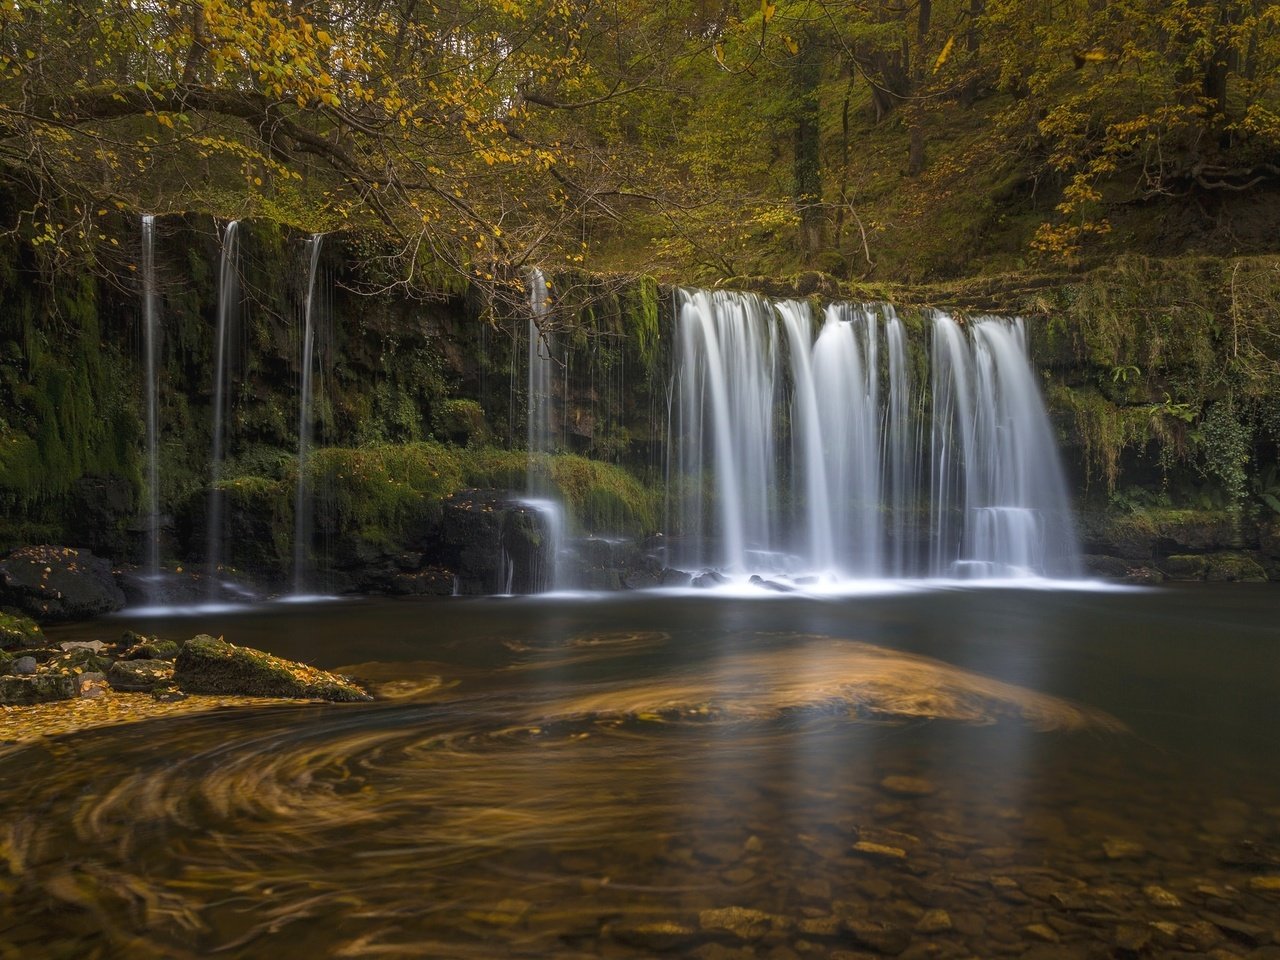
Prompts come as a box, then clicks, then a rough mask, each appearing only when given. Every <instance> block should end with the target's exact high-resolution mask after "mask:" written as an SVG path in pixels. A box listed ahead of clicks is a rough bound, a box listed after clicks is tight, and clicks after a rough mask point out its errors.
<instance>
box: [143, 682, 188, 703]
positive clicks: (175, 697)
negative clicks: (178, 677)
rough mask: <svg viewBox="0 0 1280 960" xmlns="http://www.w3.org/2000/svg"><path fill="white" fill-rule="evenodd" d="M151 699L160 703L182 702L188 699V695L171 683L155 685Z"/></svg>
mask: <svg viewBox="0 0 1280 960" xmlns="http://www.w3.org/2000/svg"><path fill="white" fill-rule="evenodd" d="M151 699H152V700H155V701H156V702H158V703H181V702H182V701H183V700H185V699H187V695H186V694H185V693H183V692H182V691H181V690H179V689H178V688H177V687H176V686H174V685H173V684H171V683H170V684H165V685H163V686H158V687H153V688H152V690H151Z"/></svg>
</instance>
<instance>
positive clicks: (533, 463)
mask: <svg viewBox="0 0 1280 960" xmlns="http://www.w3.org/2000/svg"><path fill="white" fill-rule="evenodd" d="M526 282H527V283H528V286H529V325H528V327H529V358H528V373H529V384H528V386H529V392H528V405H527V408H526V417H525V419H526V430H527V441H526V446H525V450H526V453H527V458H528V459H527V461H526V467H525V471H526V474H525V494H526V499H525V500H523V501H521V502H522V503H524V505H525V506H527V507H529V508H531V509H533V510H534V511H536V512H537V513H539V514H541V515H542V516H543V518H544V520H545V522H546V524H547V532H548V541H549V542H548V546H547V551H548V553H549V556H550V558H551V564H550V568H549V569H546V570H539V571H537V572H535V573H534V575H533V583H534V584H535V586H534V589H535V590H537V591H539V592H540V591H543V590H554V589H555V588H556V587H557V586H558V585H559V584H560V582H561V579H562V578H561V577H560V570H559V568H560V550H561V546H562V541H563V539H564V532H563V528H564V520H563V511H562V510H561V508H560V503H559V502H558V501H557V500H556V499H555V489H554V484H553V483H552V480H551V473H550V471H551V463H550V455H551V454H552V452H554V443H555V441H554V437H555V436H556V426H555V424H554V422H553V421H554V417H555V408H554V404H553V382H554V377H555V366H556V364H555V359H554V356H553V350H554V349H555V343H554V341H553V340H552V336H551V331H550V330H549V329H546V328H547V327H549V323H548V320H549V318H550V316H551V302H550V298H549V297H548V296H547V290H548V283H547V278H546V276H545V275H544V274H543V272H542V271H541V270H539V269H537V268H536V267H535V268H533V269H531V270H530V271H529V272H528V275H527V278H526ZM506 562H507V558H506V557H505V551H504V563H506ZM507 592H510V585H508V588H507Z"/></svg>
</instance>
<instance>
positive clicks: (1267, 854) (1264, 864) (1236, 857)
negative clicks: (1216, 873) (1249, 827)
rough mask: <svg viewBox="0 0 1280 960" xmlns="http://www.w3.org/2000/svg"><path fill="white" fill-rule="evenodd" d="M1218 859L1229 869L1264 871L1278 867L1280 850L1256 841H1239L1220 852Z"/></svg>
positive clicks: (1279, 864)
mask: <svg viewBox="0 0 1280 960" xmlns="http://www.w3.org/2000/svg"><path fill="white" fill-rule="evenodd" d="M1218 859H1219V860H1221V861H1222V862H1223V863H1225V864H1226V865H1227V866H1229V867H1244V868H1245V869H1246V870H1266V869H1268V868H1271V867H1280V849H1278V848H1276V847H1275V846H1272V845H1271V844H1268V843H1260V842H1259V841H1256V840H1241V841H1240V842H1239V843H1235V844H1232V845H1231V846H1230V847H1227V848H1226V849H1225V850H1223V851H1221V852H1220V853H1219V854H1218Z"/></svg>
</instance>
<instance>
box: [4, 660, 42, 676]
mask: <svg viewBox="0 0 1280 960" xmlns="http://www.w3.org/2000/svg"><path fill="white" fill-rule="evenodd" d="M36 666H37V664H36V658H35V657H18V658H16V659H15V660H14V661H13V662H12V663H11V664H9V672H10V673H12V674H13V675H14V676H15V677H29V676H32V675H33V674H34V673H35V672H36Z"/></svg>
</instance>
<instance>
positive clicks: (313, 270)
mask: <svg viewBox="0 0 1280 960" xmlns="http://www.w3.org/2000/svg"><path fill="white" fill-rule="evenodd" d="M323 241H324V234H322V233H317V234H315V235H313V236H312V237H311V238H310V239H308V240H307V248H306V251H307V263H308V269H307V289H306V297H305V299H304V301H303V308H302V365H301V376H300V384H299V391H298V482H297V489H296V491H295V494H294V501H293V523H294V526H293V592H294V594H295V595H302V594H305V593H306V592H307V586H308V584H307V575H308V550H309V547H310V545H311V531H312V526H313V510H314V505H313V504H312V491H311V484H310V482H309V476H308V460H309V458H310V455H311V445H312V443H313V441H314V438H315V417H314V411H313V407H314V401H315V365H316V357H315V352H316V337H317V327H318V325H319V322H318V321H319V320H320V318H319V317H318V316H317V314H318V304H319V302H320V300H321V299H323V298H322V297H318V296H317V289H316V285H317V276H318V274H319V266H320V249H321V244H322V243H323Z"/></svg>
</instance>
